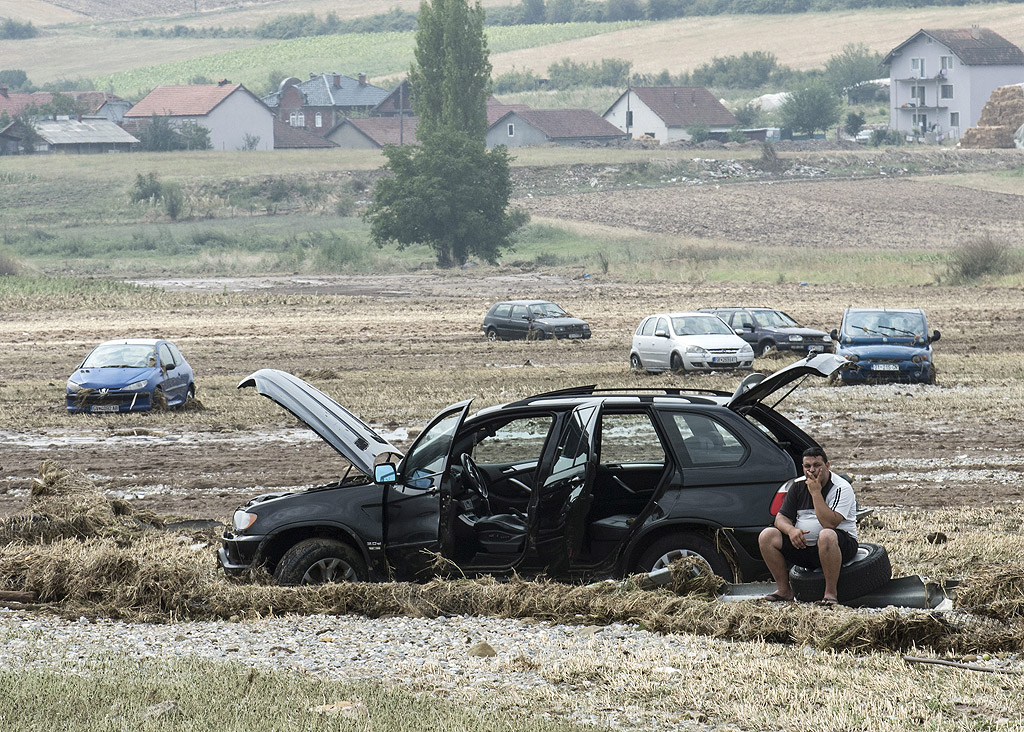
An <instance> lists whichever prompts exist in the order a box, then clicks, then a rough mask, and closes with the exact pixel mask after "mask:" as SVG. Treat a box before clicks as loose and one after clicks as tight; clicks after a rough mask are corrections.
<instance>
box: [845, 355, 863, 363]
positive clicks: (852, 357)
mask: <svg viewBox="0 0 1024 732" xmlns="http://www.w3.org/2000/svg"><path fill="white" fill-rule="evenodd" d="M843 355H844V356H846V360H847V361H849V362H850V363H857V362H858V361H860V356H858V355H857V354H856V353H849V354H847V353H844V354H843Z"/></svg>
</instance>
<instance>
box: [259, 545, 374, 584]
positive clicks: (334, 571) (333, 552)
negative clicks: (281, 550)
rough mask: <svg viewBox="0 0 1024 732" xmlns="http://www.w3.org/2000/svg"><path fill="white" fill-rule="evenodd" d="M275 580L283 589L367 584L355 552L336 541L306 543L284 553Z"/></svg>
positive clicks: (275, 572) (363, 565)
mask: <svg viewBox="0 0 1024 732" xmlns="http://www.w3.org/2000/svg"><path fill="white" fill-rule="evenodd" d="M274 577H276V578H277V581H278V582H280V583H281V584H282V585H322V584H326V583H328V582H362V581H365V580H366V577H367V573H366V563H365V562H364V561H363V558H362V557H361V556H360V555H359V552H357V551H356V550H355V549H353V548H352V547H351V546H349V545H348V544H344V543H342V542H340V541H336V540H335V539H306V540H305V541H300V542H299V543H298V544H296V545H295V546H293V547H292V548H291V549H289V550H288V551H286V552H285V554H284V556H283V557H281V561H280V562H278V563H277V568H276V569H275V570H274Z"/></svg>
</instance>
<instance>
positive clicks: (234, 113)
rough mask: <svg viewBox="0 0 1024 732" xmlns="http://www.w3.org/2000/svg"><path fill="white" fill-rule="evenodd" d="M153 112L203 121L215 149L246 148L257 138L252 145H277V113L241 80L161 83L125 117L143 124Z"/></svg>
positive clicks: (179, 120)
mask: <svg viewBox="0 0 1024 732" xmlns="http://www.w3.org/2000/svg"><path fill="white" fill-rule="evenodd" d="M154 115H156V116H157V117H168V118H170V119H171V120H173V121H174V122H175V123H177V124H181V123H184V122H195V123H196V124H200V125H202V126H203V127H205V128H206V129H208V130H209V131H210V143H211V144H212V146H213V149H214V150H244V149H247V146H248V145H250V144H251V143H252V142H253V141H254V140H255V141H256V142H255V147H254V148H252V149H255V150H273V149H274V113H273V112H272V111H271V110H270V109H269V108H268V107H267V105H265V104H264V103H263V102H261V101H260V100H259V99H258V98H257V97H256V96H255V95H254V94H253V93H252V92H250V91H249V90H248V89H246V88H245V87H244V86H242V85H241V84H232V83H230V82H228V81H222V82H220V83H219V84H202V85H196V86H158V87H156V88H155V89H154V90H153V91H151V92H150V93H149V94H147V95H146V96H145V97H143V98H142V100H141V101H140V102H139V103H138V104H136V105H135V106H134V107H132V108H131V109H130V110H128V112H126V113H125V115H124V118H125V122H126V123H133V124H134V125H136V126H142V125H145V124H146V120H148V119H151V118H152V117H153V116H154ZM126 126H128V125H127V124H126Z"/></svg>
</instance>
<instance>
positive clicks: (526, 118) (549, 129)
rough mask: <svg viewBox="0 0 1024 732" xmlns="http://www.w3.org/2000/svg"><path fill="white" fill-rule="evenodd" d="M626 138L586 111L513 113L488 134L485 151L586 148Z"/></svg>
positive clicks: (518, 111) (493, 127)
mask: <svg viewBox="0 0 1024 732" xmlns="http://www.w3.org/2000/svg"><path fill="white" fill-rule="evenodd" d="M628 139H629V136H628V135H627V134H626V133H624V132H623V131H622V130H620V129H619V128H618V127H616V126H615V125H613V124H612V123H611V122H609V121H607V120H606V119H604V118H603V117H601V115H599V114H597V113H596V112H593V111H591V110H589V109H530V108H529V107H527V108H525V109H512V110H509V111H508V112H506V113H505V114H503V115H502V116H501V117H499V118H498V119H497V120H495V121H494V123H493V124H492V125H491V126H490V128H488V130H487V147H489V148H492V147H495V146H496V145H507V146H508V147H524V146H527V145H544V144H555V145H585V144H595V143H597V144H607V143H617V142H620V141H622V140H628Z"/></svg>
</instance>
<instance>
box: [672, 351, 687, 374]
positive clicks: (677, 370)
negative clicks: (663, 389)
mask: <svg viewBox="0 0 1024 732" xmlns="http://www.w3.org/2000/svg"><path fill="white" fill-rule="evenodd" d="M669 369H671V371H672V373H673V374H682V373H686V364H685V363H683V357H682V356H680V355H679V354H678V353H676V352H675V351H673V352H672V356H671V358H669Z"/></svg>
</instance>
